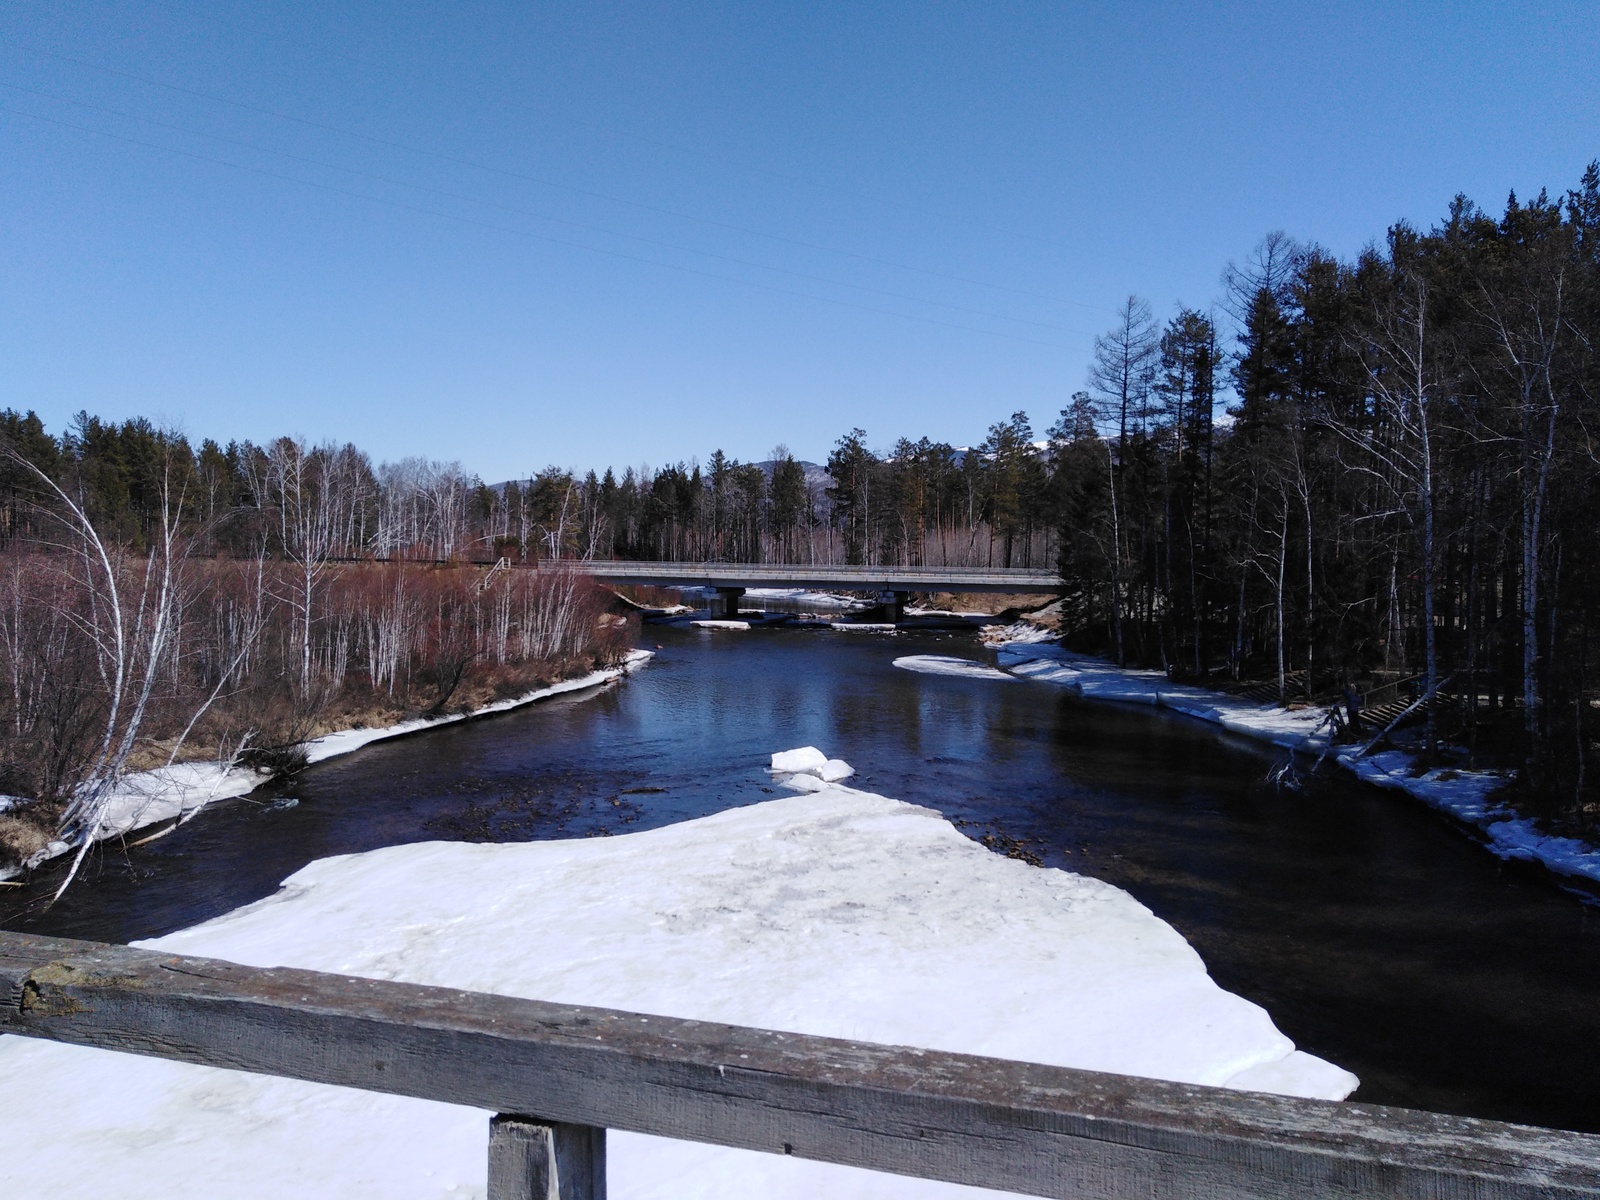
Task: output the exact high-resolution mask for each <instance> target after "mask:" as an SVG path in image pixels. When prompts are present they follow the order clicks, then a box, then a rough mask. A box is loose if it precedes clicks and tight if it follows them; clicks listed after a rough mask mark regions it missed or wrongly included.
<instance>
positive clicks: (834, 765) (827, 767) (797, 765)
mask: <svg viewBox="0 0 1600 1200" xmlns="http://www.w3.org/2000/svg"><path fill="white" fill-rule="evenodd" d="M768 769H769V770H770V772H771V773H772V775H774V776H775V777H776V778H777V780H778V782H779V783H781V784H784V785H786V786H788V787H792V788H795V789H797V790H799V791H802V792H808V791H817V790H818V789H817V788H816V787H814V786H813V785H812V781H813V780H816V781H819V782H821V783H824V784H828V783H839V782H841V781H843V780H846V779H849V778H850V776H852V775H854V774H855V773H856V771H855V768H854V767H852V766H851V765H850V764H849V763H847V762H845V761H844V759H842V758H829V757H828V756H827V755H826V754H824V753H823V752H822V751H821V750H818V749H817V748H816V747H815V746H801V747H800V748H799V749H798V750H780V751H778V752H777V753H776V754H774V755H773V756H772V765H771V767H770V768H768Z"/></svg>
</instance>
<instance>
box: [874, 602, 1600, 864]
mask: <svg viewBox="0 0 1600 1200" xmlns="http://www.w3.org/2000/svg"><path fill="white" fill-rule="evenodd" d="M1033 632H1034V631H1031V630H1030V631H1029V637H1028V638H1027V640H1010V639H1008V638H1007V637H1005V636H1004V634H1001V635H999V636H995V637H992V638H991V644H992V645H995V647H996V652H997V654H998V656H999V661H1000V665H1001V666H1002V667H1004V668H1005V669H1006V670H1008V671H1010V672H1011V673H1012V674H1013V675H1015V676H1017V677H1018V678H1021V679H1033V680H1037V681H1039V682H1042V683H1051V684H1055V685H1056V686H1058V687H1067V688H1071V689H1072V690H1073V691H1074V692H1076V693H1077V694H1078V695H1080V696H1083V697H1084V698H1085V699H1089V700H1110V701H1116V702H1119V703H1124V704H1147V705H1152V706H1154V707H1157V708H1165V709H1170V710H1172V711H1174V712H1180V713H1183V714H1185V715H1187V716H1191V717H1195V718H1197V719H1199V720H1202V721H1209V722H1211V723H1212V724H1214V725H1220V726H1222V727H1223V728H1224V729H1227V730H1228V731H1230V732H1232V733H1236V734H1239V735H1241V736H1243V737H1248V738H1253V739H1255V740H1256V741H1261V742H1268V743H1271V744H1272V745H1275V746H1282V747H1284V748H1286V749H1290V750H1296V751H1303V752H1306V753H1309V754H1321V753H1323V751H1324V750H1326V749H1327V745H1328V731H1327V726H1326V724H1325V723H1324V718H1325V717H1326V713H1325V712H1324V711H1323V710H1321V709H1317V708H1303V709H1286V708H1282V707H1279V706H1278V705H1275V704H1258V703H1256V702H1255V701H1253V700H1246V699H1241V698H1240V697H1237V696H1228V695H1225V694H1223V693H1220V692H1213V691H1208V690H1206V689H1204V688H1197V687H1189V686H1186V685H1184V684H1176V683H1173V682H1172V681H1171V680H1169V679H1168V678H1167V677H1166V675H1165V674H1163V673H1162V672H1160V671H1140V670H1133V669H1127V670H1124V669H1122V668H1120V667H1118V666H1116V665H1115V664H1114V663H1110V662H1107V661H1105V660H1104V659H1098V658H1090V657H1088V656H1087V655H1082V654H1074V653H1072V652H1071V651H1069V650H1064V649H1062V648H1061V647H1060V646H1058V645H1055V644H1053V643H1052V642H1047V641H1040V640H1037V639H1035V638H1033V637H1032V636H1031V635H1032V633H1033ZM897 665H898V664H897ZM1332 757H1333V760H1334V761H1336V762H1337V763H1338V764H1339V765H1340V766H1342V767H1344V768H1345V769H1346V770H1348V771H1349V772H1350V773H1351V774H1353V775H1355V776H1356V778H1358V779H1361V780H1363V781H1365V782H1367V783H1370V784H1373V785H1375V786H1377V787H1383V788H1391V789H1394V790H1396V791H1401V792H1405V793H1406V794H1407V795H1409V796H1412V797H1413V798H1415V799H1417V800H1420V801H1422V802H1423V803H1424V804H1426V805H1428V806H1429V807H1430V808H1434V809H1437V810H1439V811H1440V812H1443V813H1447V814H1448V815H1450V816H1451V817H1453V818H1455V819H1456V820H1458V821H1460V822H1462V823H1463V824H1464V825H1467V826H1470V827H1471V828H1473V829H1475V830H1476V831H1477V832H1478V833H1479V834H1480V835H1481V836H1482V838H1483V841H1484V844H1485V846H1487V848H1488V849H1489V850H1490V851H1491V852H1492V853H1494V854H1496V855H1498V856H1499V857H1501V858H1504V859H1521V860H1524V861H1528V862H1537V863H1542V864H1543V865H1544V866H1545V867H1547V868H1549V869H1550V870H1552V871H1554V872H1556V873H1557V874H1558V875H1565V876H1569V877H1572V878H1575V879H1580V880H1584V881H1586V882H1587V883H1589V884H1593V885H1600V848H1596V847H1594V846H1592V845H1589V844H1588V843H1586V842H1581V841H1578V840H1576V839H1573V838H1563V837H1550V836H1547V835H1545V834H1542V833H1540V832H1539V830H1538V829H1537V828H1536V827H1535V825H1534V823H1533V822H1532V821H1531V820H1529V819H1528V818H1526V817H1521V816H1518V815H1517V813H1516V811H1515V810H1514V809H1512V808H1511V807H1510V806H1509V805H1507V804H1505V803H1504V802H1502V801H1499V800H1497V799H1495V795H1494V794H1495V792H1496V791H1497V790H1498V789H1500V788H1502V787H1504V786H1505V784H1506V783H1507V782H1508V779H1507V777H1506V776H1505V775H1504V774H1502V773H1500V772H1495V771H1466V770H1459V769H1454V768H1441V769H1435V770H1430V771H1421V770H1419V769H1418V768H1417V765H1416V761H1415V759H1414V758H1413V757H1412V755H1410V754H1409V753H1407V752H1406V751H1404V750H1386V751H1381V752H1379V753H1375V754H1370V755H1367V756H1366V757H1364V758H1357V757H1356V747H1354V746H1343V747H1339V748H1337V749H1335V750H1334V751H1333V752H1332Z"/></svg>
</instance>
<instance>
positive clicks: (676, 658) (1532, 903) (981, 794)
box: [0, 626, 1600, 1132]
mask: <svg viewBox="0 0 1600 1200" xmlns="http://www.w3.org/2000/svg"><path fill="white" fill-rule="evenodd" d="M644 637H645V644H646V645H647V646H649V647H650V648H655V647H656V646H658V645H659V647H660V650H659V653H658V654H657V656H656V658H655V660H654V661H653V662H652V663H650V664H649V665H648V666H646V667H644V668H643V669H642V670H640V671H639V672H637V673H636V674H635V675H634V676H632V677H631V678H629V679H628V680H626V681H625V682H623V683H622V684H620V685H618V686H615V687H612V688H608V689H606V690H604V691H602V692H600V693H598V694H593V693H590V694H585V695H575V696H564V697H560V698H557V699H554V700H551V701H549V702H546V703H543V704H539V705H536V706H533V707H530V708H526V709H522V710H518V711H515V712H513V713H509V714H506V715H503V716H499V717H494V718H489V719H486V720H481V721H475V722H467V723H463V724H458V725H453V726H446V727H443V728H440V729H437V730H434V731H430V732H428V733H425V734H421V735H418V736H414V737H410V738H406V739H402V740H397V741H393V742H388V743H380V744H378V745H374V746H371V747H369V748H367V749H365V750H362V751H360V752H358V753H356V754H354V755H351V756H349V757H347V758H342V759H334V760H331V761H329V762H327V763H324V764H321V765H319V766H316V767H313V768H311V769H309V770H307V771H305V772H303V773H302V774H301V775H299V776H298V777H296V778H294V779H292V780H287V781H283V782H281V783H279V784H276V785H274V786H272V787H269V788H265V789H262V790H261V791H259V792H257V793H256V794H254V795H253V796H251V797H249V798H247V799H245V800H241V801H233V802H228V803H224V804H219V805H216V806H214V807H213V808H211V809H208V810H206V811H205V812H203V813H202V814H201V815H200V816H198V817H197V818H195V819H194V820H193V821H191V822H190V823H189V824H188V825H186V826H184V827H182V828H181V829H179V830H178V831H176V832H175V833H173V834H171V835H169V836H167V837H164V838H162V839H159V840H157V841H154V842H150V843H148V844H146V845H143V846H138V847H134V848H132V849H130V850H127V851H120V850H118V851H110V852H107V853H105V854H103V855H100V856H97V858H96V859H95V860H94V865H93V866H92V867H91V868H90V869H89V870H88V874H87V877H86V878H85V879H84V880H83V881H82V882H81V883H79V884H78V885H76V886H75V888H74V889H73V890H72V891H71V892H69V893H68V895H67V897H66V898H65V899H64V900H63V901H62V902H61V903H60V904H59V905H57V906H56V907H55V908H54V909H52V910H50V911H48V912H43V913H41V912H39V911H37V906H38V902H39V900H40V898H41V896H42V893H43V887H42V886H40V885H36V886H34V887H31V888H28V889H16V890H11V889H7V890H6V892H5V893H4V894H0V926H4V927H5V928H11V929H25V930H28V931H30V932H37V933H51V934H59V935H62V936H68V937H84V938H94V939H99V940H104V941H114V942H124V941H129V940H132V939H135V938H142V937H152V936H155V935H158V934H161V933H165V932H168V931H170V930H173V929H177V928H181V927H183V926H186V925H190V924H193V923H195V922H197V921H201V920H204V919H206V918H208V917H211V916H215V915H217V914H219V913H222V912H226V911H228V910H230V909H232V908H236V907H238V906H239V905H241V904H246V903H249V902H250V901H252V900H256V899H259V898H260V897H262V896H266V895H269V894H270V893H271V892H273V891H274V890H275V889H276V888H277V886H278V883H279V881H280V880H282V879H283V878H284V877H285V876H286V875H288V874H290V873H291V872H293V871H294V870H296V869H297V868H299V867H301V866H303V865H304V864H305V863H307V862H309V861H311V860H312V859H316V858H322V857H325V856H328V855H332V854H351V853H357V852H360V851H363V850H369V849H373V848H376V847H379V846H388V845H394V844H398V843H404V842H415V841H423V840H433V839H455V840H469V841H519V840H531V839H543V838H561V837H584V836H604V835H608V834H616V833H623V832H628V831H632V830H638V829H647V828H651V827H653V826H658V825H663V824H668V823H671V822H674V821H681V820H685V819H688V818H692V817H697V816H701V815H704V814H707V813H712V812H717V811H719V810H722V809H725V808H729V807H732V806H736V805H743V804H752V803H757V802H759V801H761V800H763V799H766V798H768V797H769V796H770V795H773V794H776V793H775V792H774V790H773V788H772V784H771V781H770V780H769V779H768V777H767V775H766V773H765V771H764V769H763V768H764V767H765V764H766V761H767V756H768V755H769V754H770V753H771V752H772V751H774V750H780V749H787V748H789V747H793V746H799V745H806V744H814V745H817V746H820V747H821V748H823V749H824V750H826V751H827V752H828V753H829V754H831V755H834V756H837V757H842V758H844V759H847V760H848V761H849V762H850V763H852V764H853V765H854V766H855V767H856V769H857V771H858V775H857V776H856V778H854V779H852V780H851V781H850V783H851V785H852V786H857V787H861V788H865V789H868V790H871V791H876V792H881V793H883V794H885V795H889V796H895V797H898V798H900V799H904V800H909V801H912V802H915V803H918V804H924V805H927V806H929V807H932V808H936V809H939V810H940V811H942V812H943V813H945V814H946V815H947V816H948V817H950V818H951V819H952V820H954V821H956V822H957V823H958V824H960V825H961V827H962V828H963V829H964V830H965V831H966V832H967V833H968V834H969V835H970V836H973V837H977V838H987V840H988V844H990V845H993V846H996V847H998V848H999V849H1000V850H1001V851H1007V850H1010V851H1014V852H1016V853H1020V854H1024V855H1029V856H1033V857H1036V858H1037V859H1038V860H1040V861H1042V862H1043V863H1045V864H1046V865H1048V866H1056V867H1063V868H1066V869H1068V870H1074V871H1082V872H1085V873H1087V874H1090V875H1094V876H1097V877H1099V878H1101V879H1105V880H1108V881H1110V882H1112V883H1115V884H1117V885H1118V886H1120V887H1123V888H1126V889H1127V890H1128V891H1130V892H1132V893H1133V894H1134V895H1135V896H1137V897H1138V898H1139V899H1140V900H1142V901H1143V902H1144V903H1145V904H1147V905H1148V906H1149V907H1150V908H1151V909H1153V910H1154V911H1155V912H1156V913H1157V915H1159V916H1161V917H1162V918H1164V919H1165V920H1167V921H1168V922H1170V923H1171V924H1172V925H1173V926H1175V927H1176V928H1177V929H1178V930H1180V931H1181V932H1182V933H1183V934H1184V936H1186V937H1187V938H1188V939H1189V941H1190V942H1191V943H1192V944H1193V945H1194V947H1195V948H1196V949H1197V950H1198V951H1199V952H1200V954H1201V956H1202V957H1203V958H1204V959H1205V961H1206V963H1207V965H1208V966H1209V968H1210V970H1211V973H1212V975H1213V976H1214V977H1215V978H1216V980H1217V981H1218V983H1220V984H1221V985H1222V986H1223V987H1225V988H1228V989H1229V990H1231V991H1234V992H1237V993H1239V994H1241V995H1243V996H1246V997H1248V998H1250V999H1252V1000H1254V1001H1256V1002H1258V1003H1260V1004H1261V1005H1263V1006H1264V1007H1265V1008H1266V1009H1267V1010H1268V1011H1269V1012H1270V1013H1271V1014H1272V1017H1273V1019H1274V1020H1275V1021H1276V1022H1277V1024H1278V1026H1279V1027H1280V1028H1281V1029H1283V1031H1284V1032H1285V1033H1287V1034H1288V1035H1289V1036H1290V1037H1292V1038H1293V1039H1294V1040H1295V1042H1296V1043H1297V1044H1298V1045H1299V1046H1300V1047H1301V1048H1302V1049H1305V1050H1308V1051H1310V1052H1311V1053H1314V1054H1318V1055H1321V1056H1322V1057H1325V1058H1328V1059H1330V1060H1332V1061H1334V1062H1336V1063H1338V1064H1340V1065H1341V1066H1344V1067H1347V1068H1349V1069H1350V1070H1352V1071H1354V1072H1356V1073H1357V1074H1358V1075H1359V1076H1360V1077H1361V1079H1362V1086H1361V1089H1360V1091H1359V1092H1357V1094H1356V1098H1357V1099H1362V1100H1371V1101H1374V1102H1379V1103H1388V1104H1401V1105H1406V1106H1410V1107H1418V1108H1429V1109H1435V1110H1438V1111H1444V1112H1454V1113H1463V1114H1469V1115H1476V1116H1485V1117H1494V1118H1498V1119H1501V1120H1511V1121H1523V1122H1528V1123H1532V1124H1540V1125H1552V1126H1558V1127H1564V1128H1568V1129H1581V1130H1589V1131H1597V1132H1600V911H1596V910H1595V909H1592V908H1591V907H1589V906H1587V905H1585V904H1582V903H1580V902H1578V901H1577V900H1575V899H1573V898H1572V897H1570V896H1568V895H1566V894H1564V893H1562V892H1561V891H1559V890H1558V889H1557V888H1555V887H1554V886H1552V885H1551V884H1550V882H1549V881H1548V880H1546V879H1543V878H1541V877H1539V876H1538V875H1537V874H1536V873H1534V872H1533V871H1532V870H1531V869H1527V868H1518V867H1507V866H1505V865H1503V864H1501V863H1500V862H1498V861H1497V860H1496V859H1494V858H1493V857H1491V856H1490V855H1488V854H1486V853H1485V852H1484V851H1483V850H1482V849H1480V848H1478V847H1477V846H1475V845H1473V844H1472V843H1471V842H1469V841H1468V840H1467V839H1466V838H1465V837H1463V836H1462V835H1461V834H1460V833H1458V832H1457V831H1455V830H1454V829H1452V828H1451V827H1449V826H1448V825H1447V824H1446V823H1445V822H1444V821H1443V820H1442V819H1440V818H1439V817H1437V816H1435V815H1433V814H1432V813H1430V812H1428V811H1426V810H1425V809H1423V808H1422V807H1421V806H1420V805H1417V804H1415V803H1413V802H1411V801H1407V800H1404V799H1400V798H1397V797H1394V796H1391V795H1384V794H1378V793H1376V792H1372V791H1369V790H1368V789H1365V788H1363V787H1360V786H1358V785H1356V784H1353V783H1349V782H1341V781H1330V782H1326V783H1321V784H1318V785H1316V786H1314V787H1312V788H1310V789H1308V790H1306V791H1302V792H1293V793H1280V792H1278V791H1277V790H1275V789H1274V788H1273V787H1272V786H1270V785H1269V784H1266V783H1265V782H1263V781H1264V778H1265V775H1266V772H1267V770H1268V768H1269V766H1270V765H1271V762H1272V756H1271V755H1270V754H1269V753H1268V752H1266V751H1264V750H1263V749H1261V748H1259V747H1257V746H1254V745H1253V744H1251V743H1248V742H1243V741H1240V740H1237V739H1235V738H1233V737H1231V736H1230V735H1227V734H1221V733H1219V732H1218V731H1217V730H1215V729H1214V728H1212V727H1209V726H1203V725H1200V724H1198V723H1194V722H1190V721H1188V720H1186V719H1184V718H1181V717H1177V716H1173V715H1170V714H1163V713H1158V712H1152V711H1146V710H1142V709H1131V708H1125V707H1121V706H1103V705H1093V704H1087V703H1085V702H1083V701H1080V700H1078V699H1076V698H1074V697H1072V696H1071V695H1070V694H1069V693H1067V692H1065V691H1063V690H1060V689H1056V688H1052V687H1049V686H1048V685H1043V684H1034V683H1025V682H1005V681H994V680H982V679H963V678H952V677H941V676H929V675H918V674H914V673H911V672H908V671H903V670H898V669H896V668H894V667H893V666H892V661H893V659H894V658H896V657H897V656H899V655H904V654H957V655H964V656H968V657H972V658H987V657H988V656H987V654H986V652H985V651H984V650H983V649H982V648H981V647H980V646H979V645H978V644H977V643H976V641H975V640H974V639H973V638H972V636H971V635H970V634H931V633H929V634H909V635H907V634H902V635H900V636H897V637H893V638H879V637H873V636H867V635H857V636H840V635H836V634H832V633H828V632H817V631H805V630H792V629H791V630H783V629H761V630H755V631H752V632H750V633H745V634H737V633H709V632H705V631H700V630H693V629H686V628H677V627H666V626H647V627H646V628H645V630H644ZM975 966H976V967H981V964H975Z"/></svg>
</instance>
